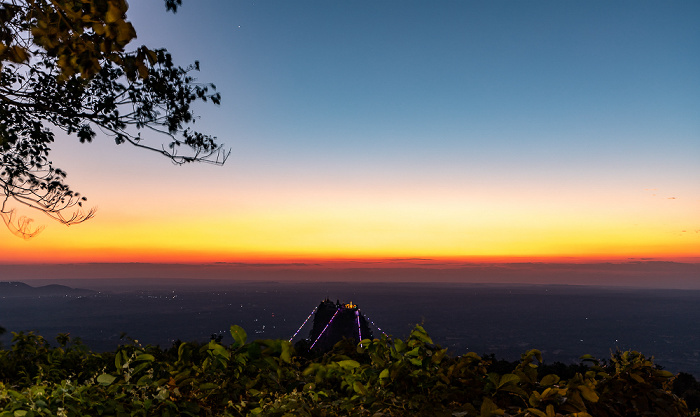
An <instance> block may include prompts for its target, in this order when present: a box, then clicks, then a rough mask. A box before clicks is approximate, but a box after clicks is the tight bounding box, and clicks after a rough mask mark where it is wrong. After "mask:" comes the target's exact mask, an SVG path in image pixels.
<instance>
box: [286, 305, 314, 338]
mask: <svg viewBox="0 0 700 417" xmlns="http://www.w3.org/2000/svg"><path fill="white" fill-rule="evenodd" d="M317 308H318V307H314V309H313V310H312V311H311V314H309V317H307V318H306V320H304V323H302V324H301V326H300V327H299V328H298V329H297V331H296V332H294V334H293V335H292V337H290V338H289V341H290V342H291V341H292V339H294V338H295V337H296V336H297V335H298V334H299V332H300V331H301V329H302V327H304V326H305V325H306V322H307V321H309V319H310V318H311V316H313V315H314V313H315V312H316V309H317Z"/></svg>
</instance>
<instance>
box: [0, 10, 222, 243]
mask: <svg viewBox="0 0 700 417" xmlns="http://www.w3.org/2000/svg"><path fill="white" fill-rule="evenodd" d="M180 3H181V0H165V5H166V9H167V10H170V11H173V12H175V11H176V10H177V6H178V5H180ZM127 9H128V5H127V3H126V1H125V0H0V158H1V159H2V167H1V168H0V189H1V190H2V191H1V193H2V195H0V199H1V202H0V216H2V218H3V220H4V222H5V224H6V225H7V226H8V228H9V229H10V230H11V231H12V232H13V233H14V234H16V235H18V236H21V237H24V238H29V237H31V236H33V235H35V234H36V233H38V232H39V231H40V230H41V228H32V225H31V222H32V220H31V219H28V218H26V217H19V218H17V216H15V211H14V210H13V208H12V206H13V204H17V203H19V204H21V205H24V206H28V207H31V208H33V209H36V210H39V211H42V212H44V213H45V214H47V215H48V216H50V217H52V218H53V219H55V220H57V221H59V222H61V223H63V224H66V225H71V224H75V223H80V222H82V221H85V220H87V219H89V218H91V217H92V216H93V215H94V209H89V210H87V211H83V209H82V206H83V202H84V201H85V197H83V196H81V195H80V194H79V193H77V192H75V191H73V190H72V189H71V188H70V187H69V185H68V184H67V183H66V182H65V178H66V173H65V171H63V170H62V169H60V168H58V167H55V166H54V165H53V164H52V162H51V161H50V160H49V154H50V151H51V144H52V143H53V142H54V140H55V138H56V133H57V132H58V131H59V129H60V130H62V131H63V132H64V133H65V134H67V135H69V136H75V137H77V138H78V139H79V140H80V142H90V141H92V140H93V139H94V138H95V137H96V136H97V132H98V131H99V132H101V133H103V134H104V135H106V136H111V137H112V138H113V139H114V141H115V142H116V144H123V143H129V144H131V145H133V146H136V147H138V148H142V149H147V150H151V151H155V152H158V153H160V154H162V155H164V156H165V157H167V158H169V159H170V160H171V161H172V162H173V163H175V164H183V163H186V162H195V161H196V162H208V163H213V164H223V163H224V162H225V161H226V158H227V157H228V155H229V152H228V151H227V150H225V149H223V148H222V145H221V144H220V143H218V142H217V139H216V138H215V137H212V136H210V135H206V134H203V133H200V132H198V131H195V130H193V129H192V128H191V126H190V125H191V124H192V123H194V121H195V117H194V113H193V110H192V104H193V103H195V102H197V101H204V102H206V101H211V102H213V103H215V104H219V103H220V95H219V94H218V93H216V87H215V86H214V85H213V84H201V83H198V82H197V80H196V79H195V78H194V77H193V76H192V72H193V71H196V70H199V63H198V62H195V63H194V64H192V65H190V66H187V67H180V66H177V65H175V64H174V63H173V59H172V56H171V55H170V53H168V51H167V50H165V49H151V48H149V47H146V46H139V47H136V48H135V49H129V50H128V49H127V46H128V45H129V44H130V42H131V41H132V40H133V39H134V38H135V37H136V31H135V29H134V27H133V25H132V24H131V23H130V22H129V21H128V20H127V16H126V12H127ZM145 133H148V134H145ZM156 137H158V138H160V139H156Z"/></svg>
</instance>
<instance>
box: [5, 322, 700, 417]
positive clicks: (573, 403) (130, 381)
mask: <svg viewBox="0 0 700 417" xmlns="http://www.w3.org/2000/svg"><path fill="white" fill-rule="evenodd" d="M231 334H232V336H233V338H234V343H233V344H231V345H230V346H224V345H221V344H220V343H218V342H217V341H216V340H212V341H210V342H209V343H205V344H197V343H181V344H179V345H177V346H173V347H172V348H170V349H161V348H159V347H156V346H141V345H139V344H138V342H137V341H135V340H132V341H131V342H130V343H128V344H125V345H122V346H120V347H119V348H118V349H117V350H116V351H114V352H107V353H95V352H91V351H90V350H89V349H87V347H86V346H85V345H83V344H82V343H80V341H79V340H78V341H73V340H71V339H70V338H69V337H68V336H67V335H60V336H59V337H58V338H57V342H58V346H56V347H52V346H51V345H50V344H49V343H48V342H47V341H46V340H45V339H43V338H42V337H40V336H37V335H35V334H33V333H15V334H14V338H13V341H12V345H11V346H10V347H9V349H7V350H0V409H1V410H2V411H0V417H23V416H24V417H34V416H61V417H67V416H87V415H90V416H100V415H104V416H179V415H185V416H247V415H261V416H338V415H348V416H416V415H430V416H478V417H490V416H523V417H525V416H532V417H555V416H596V417H606V416H636V415H647V414H653V415H658V416H690V415H699V414H698V412H697V411H695V412H694V413H691V412H690V411H689V410H688V406H687V404H686V402H685V401H684V400H683V399H682V398H680V397H679V396H677V395H676V394H674V393H673V391H672V389H673V385H674V379H681V376H682V375H681V376H677V377H674V375H673V374H671V373H670V372H667V371H664V370H661V369H659V367H657V366H655V365H654V364H653V362H652V360H651V359H649V358H646V357H645V356H644V355H642V354H640V353H638V352H633V351H628V352H617V353H615V354H614V355H612V357H611V358H610V360H609V361H598V360H596V359H594V358H591V357H588V356H584V357H583V358H582V359H583V360H584V362H583V363H582V364H581V365H574V366H571V367H564V368H561V369H560V368H557V365H556V364H555V365H554V366H553V367H552V366H545V365H544V364H543V359H542V355H541V353H540V352H539V351H537V350H531V351H528V352H526V353H524V354H523V355H522V358H521V360H520V361H518V362H515V363H512V364H511V365H512V366H508V363H507V362H502V361H495V360H494V358H490V359H489V358H482V357H480V356H478V355H476V354H475V353H467V354H465V355H462V356H457V357H454V356H451V355H449V354H448V353H447V350H446V349H443V348H441V347H440V346H438V345H435V344H434V343H433V341H432V340H431V339H430V337H429V336H428V334H427V333H426V332H425V330H424V329H423V328H422V327H421V326H416V327H415V329H414V330H413V331H412V332H411V334H410V335H409V336H408V338H407V339H406V340H401V339H393V340H392V339H389V338H386V337H384V338H382V339H374V340H363V341H362V342H361V343H360V344H359V345H355V344H354V343H351V342H350V341H348V340H345V341H342V342H339V343H338V344H337V345H336V346H335V347H334V348H333V350H332V351H330V352H328V353H326V354H322V355H315V356H314V355H302V354H301V353H302V352H299V353H298V352H296V351H295V349H294V347H293V346H292V344H291V343H289V342H287V341H285V340H256V341H253V342H247V340H246V338H247V336H246V333H245V331H244V330H243V329H242V328H240V327H239V326H232V327H231ZM307 353H308V352H307ZM556 369H560V372H559V374H557V373H550V372H551V371H552V370H556ZM686 375H687V374H686ZM684 378H685V377H684ZM690 378H692V376H691V377H690ZM684 383H687V384H689V385H688V386H689V387H691V388H692V387H693V385H692V383H696V382H695V380H694V378H692V381H690V380H688V379H687V378H685V382H684ZM694 388H695V389H697V386H694Z"/></svg>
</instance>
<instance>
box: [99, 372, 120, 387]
mask: <svg viewBox="0 0 700 417" xmlns="http://www.w3.org/2000/svg"><path fill="white" fill-rule="evenodd" d="M115 379H117V377H116V376H113V375H110V374H102V375H100V376H98V377H97V382H99V383H100V384H102V385H109V384H111V383H112V382H114V380H115Z"/></svg>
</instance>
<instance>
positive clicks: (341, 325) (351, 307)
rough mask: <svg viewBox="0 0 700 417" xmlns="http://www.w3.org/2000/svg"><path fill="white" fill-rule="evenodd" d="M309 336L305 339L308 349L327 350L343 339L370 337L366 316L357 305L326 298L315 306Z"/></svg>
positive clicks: (355, 339) (357, 339)
mask: <svg viewBox="0 0 700 417" xmlns="http://www.w3.org/2000/svg"><path fill="white" fill-rule="evenodd" d="M313 323H314V324H313V327H312V328H311V332H309V338H308V339H307V340H306V341H305V342H306V343H304V344H306V345H307V346H308V349H310V350H316V351H321V352H327V351H329V350H331V349H332V348H333V346H334V345H335V344H336V343H338V342H339V341H341V340H343V339H352V340H354V341H355V343H360V341H361V340H364V339H372V338H373V336H372V330H370V328H369V325H368V320H367V318H366V317H365V316H364V315H363V314H362V313H361V312H360V309H359V307H358V306H357V305H356V304H353V303H352V301H351V302H349V303H341V302H340V301H339V300H338V301H336V302H335V303H334V302H332V301H331V300H329V299H328V298H326V299H325V300H323V301H321V304H319V305H318V307H316V310H315V313H314V322H313Z"/></svg>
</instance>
